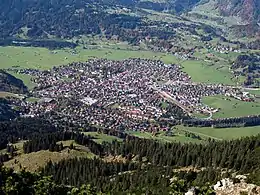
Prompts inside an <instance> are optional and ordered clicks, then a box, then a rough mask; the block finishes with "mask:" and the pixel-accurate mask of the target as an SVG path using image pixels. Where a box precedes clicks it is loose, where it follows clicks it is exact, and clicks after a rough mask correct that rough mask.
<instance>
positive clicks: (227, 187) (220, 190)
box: [214, 175, 260, 195]
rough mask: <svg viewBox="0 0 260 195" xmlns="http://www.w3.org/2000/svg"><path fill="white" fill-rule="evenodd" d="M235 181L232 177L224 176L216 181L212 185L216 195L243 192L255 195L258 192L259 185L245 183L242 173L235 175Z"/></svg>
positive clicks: (232, 194)
mask: <svg viewBox="0 0 260 195" xmlns="http://www.w3.org/2000/svg"><path fill="white" fill-rule="evenodd" d="M235 179H236V182H234V181H233V180H232V179H229V178H225V179H222V180H221V181H218V182H217V184H216V185H214V190H215V192H216V194H217V195H238V194H241V193H245V194H248V195H257V194H260V187H259V186H256V185H254V184H248V183H246V181H245V180H246V177H245V176H243V175H238V176H236V178H235Z"/></svg>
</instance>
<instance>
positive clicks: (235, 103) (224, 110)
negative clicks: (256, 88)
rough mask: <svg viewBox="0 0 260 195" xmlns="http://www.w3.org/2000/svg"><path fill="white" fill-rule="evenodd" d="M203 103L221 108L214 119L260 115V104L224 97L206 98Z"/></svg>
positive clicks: (214, 115)
mask: <svg viewBox="0 0 260 195" xmlns="http://www.w3.org/2000/svg"><path fill="white" fill-rule="evenodd" d="M203 103H204V104H206V105H208V106H210V107H213V108H219V109H220V110H219V112H217V113H215V114H213V118H226V117H240V116H248V115H257V114H260V103H258V102H244V101H239V100H236V99H234V98H227V97H224V96H210V97H204V98H203Z"/></svg>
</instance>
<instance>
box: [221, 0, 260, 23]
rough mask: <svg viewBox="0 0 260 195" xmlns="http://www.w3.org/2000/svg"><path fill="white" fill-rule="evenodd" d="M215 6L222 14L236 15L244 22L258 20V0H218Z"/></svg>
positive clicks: (259, 12) (259, 3) (259, 19)
mask: <svg viewBox="0 0 260 195" xmlns="http://www.w3.org/2000/svg"><path fill="white" fill-rule="evenodd" d="M217 8H218V9H219V11H220V13H221V14H222V15H224V16H238V17H240V18H241V19H242V20H243V21H245V22H246V23H251V22H253V21H256V22H260V1H259V0H218V2H217Z"/></svg>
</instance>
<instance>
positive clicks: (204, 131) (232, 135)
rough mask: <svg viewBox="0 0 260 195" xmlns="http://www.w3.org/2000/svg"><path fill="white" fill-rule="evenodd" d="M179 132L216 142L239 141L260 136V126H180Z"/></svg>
mask: <svg viewBox="0 0 260 195" xmlns="http://www.w3.org/2000/svg"><path fill="white" fill-rule="evenodd" d="M177 128H178V129H179V130H184V131H185V130H186V131H188V132H193V133H195V134H198V135H200V136H201V137H205V138H213V139H216V140H230V139H239V138H241V137H247V136H254V135H258V134H260V126H254V127H242V128H211V127H184V126H178V127H177Z"/></svg>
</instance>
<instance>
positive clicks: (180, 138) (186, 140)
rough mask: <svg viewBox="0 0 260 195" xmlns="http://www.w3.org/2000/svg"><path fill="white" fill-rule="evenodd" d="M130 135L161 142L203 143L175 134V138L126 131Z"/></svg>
mask: <svg viewBox="0 0 260 195" xmlns="http://www.w3.org/2000/svg"><path fill="white" fill-rule="evenodd" d="M126 133H128V134H129V135H133V136H136V137H139V138H145V139H153V140H157V141H161V142H181V143H202V142H203V141H201V140H198V139H193V138H191V137H186V136H185V135H184V134H181V133H175V134H174V135H173V136H167V135H165V132H159V133H158V134H157V135H156V136H155V135H152V133H148V132H140V131H126Z"/></svg>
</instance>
